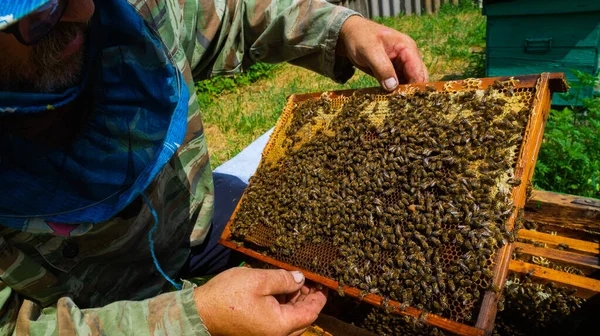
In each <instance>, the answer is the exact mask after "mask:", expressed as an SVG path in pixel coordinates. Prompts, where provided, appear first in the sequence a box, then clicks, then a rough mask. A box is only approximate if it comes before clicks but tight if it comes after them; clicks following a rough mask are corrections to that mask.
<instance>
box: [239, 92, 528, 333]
mask: <svg viewBox="0 0 600 336" xmlns="http://www.w3.org/2000/svg"><path fill="white" fill-rule="evenodd" d="M530 105H531V102H530V101H523V99H521V98H520V97H518V96H517V95H516V94H515V93H514V91H513V88H512V87H511V86H509V84H505V83H499V82H497V83H495V84H494V85H493V86H490V88H488V89H486V90H466V91H458V92H437V91H435V89H433V88H427V89H426V90H423V91H417V92H414V93H411V94H402V93H399V94H391V95H386V96H375V95H369V94H360V93H357V94H355V95H354V96H352V97H351V98H349V99H348V100H347V101H346V102H345V103H344V104H343V105H342V107H341V109H337V110H336V109H335V107H334V106H335V104H333V103H332V102H331V101H330V100H329V98H327V97H326V96H324V97H322V98H321V99H319V100H317V101H316V102H315V101H313V102H307V103H300V104H299V105H298V106H297V107H296V109H295V110H294V117H293V118H292V121H291V123H290V125H291V126H289V127H288V128H287V131H286V132H285V136H286V138H287V139H288V140H289V144H288V147H287V151H286V153H285V155H284V156H282V157H281V158H279V159H278V160H271V161H269V160H266V161H263V162H262V164H261V166H260V167H259V169H258V170H257V172H256V174H255V175H254V177H252V179H251V182H250V185H249V186H248V188H247V190H246V192H245V195H244V199H243V201H242V203H241V205H240V208H239V210H238V212H237V213H236V216H235V219H234V221H233V222H232V225H231V233H232V236H233V238H234V240H235V241H238V242H240V243H242V242H243V243H244V244H246V245H248V246H250V247H251V248H253V249H255V250H258V251H260V252H262V253H264V254H269V255H271V256H273V257H274V258H275V259H277V260H280V261H283V262H286V263H289V264H291V265H294V266H297V267H301V268H303V269H306V270H309V271H311V272H314V273H317V274H320V275H322V276H325V277H328V278H332V279H334V280H336V281H337V282H338V283H339V284H340V288H341V286H351V287H355V288H358V289H360V291H361V297H362V296H364V295H367V294H369V293H370V294H377V295H381V296H383V297H384V298H385V300H384V301H385V302H387V300H388V299H392V300H395V301H398V302H400V303H401V304H402V306H401V307H408V306H409V305H410V306H414V307H417V308H420V309H424V310H426V311H429V312H434V313H437V314H440V315H442V316H446V317H450V318H452V319H454V320H457V321H462V322H469V321H471V322H472V321H473V318H474V316H473V314H474V313H473V310H474V307H476V306H477V304H478V302H480V300H481V298H482V296H483V293H484V292H485V291H486V290H487V289H488V288H489V287H490V286H491V281H490V280H491V278H492V276H493V274H492V268H491V267H492V259H493V256H494V253H495V251H496V250H497V249H498V247H500V246H502V245H503V244H505V243H506V242H507V241H511V240H513V238H514V237H513V236H512V233H511V232H509V230H508V229H507V221H508V218H509V217H510V216H511V214H512V213H513V212H514V211H515V210H514V206H513V205H512V203H511V201H510V193H511V191H512V187H513V186H515V185H517V184H520V181H519V180H517V179H516V178H515V177H514V176H513V166H514V164H515V159H516V156H517V155H518V150H519V148H520V145H521V143H522V140H523V134H524V130H525V127H526V124H527V121H528V117H529V110H530V107H531V106H530ZM322 116H327V117H328V118H322V119H319V118H321V117H322ZM317 125H319V127H317ZM384 306H385V304H384Z"/></svg>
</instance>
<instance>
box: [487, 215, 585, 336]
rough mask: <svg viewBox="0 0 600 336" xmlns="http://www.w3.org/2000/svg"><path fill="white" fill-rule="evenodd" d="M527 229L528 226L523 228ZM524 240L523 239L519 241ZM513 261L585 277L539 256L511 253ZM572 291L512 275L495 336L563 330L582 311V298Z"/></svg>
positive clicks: (504, 294) (499, 314)
mask: <svg viewBox="0 0 600 336" xmlns="http://www.w3.org/2000/svg"><path fill="white" fill-rule="evenodd" d="M526 226H528V225H526ZM518 240H519V241H523V240H522V239H518ZM513 259H515V260H522V261H526V262H529V263H534V264H537V265H540V266H543V267H547V268H551V269H554V270H558V271H561V272H567V273H571V274H576V275H584V273H583V271H582V270H581V269H579V268H577V267H574V266H564V265H559V264H557V263H554V262H552V261H550V260H548V259H546V258H543V257H540V256H530V255H524V254H521V253H520V252H519V251H518V249H515V251H514V252H513ZM574 293H575V289H572V288H567V287H564V286H559V285H556V284H554V283H552V282H548V283H540V282H536V281H535V279H532V278H531V276H530V275H529V274H519V273H511V274H509V276H508V278H507V279H506V283H505V286H504V293H503V296H502V301H501V304H500V305H499V307H498V308H499V312H498V316H497V318H496V324H495V328H494V333H493V334H494V335H517V336H520V335H548V334H555V333H557V332H558V331H557V330H562V329H561V328H563V324H564V322H565V321H566V320H567V318H568V317H569V316H570V315H571V314H573V313H574V312H575V311H577V310H578V309H580V308H581V305H582V304H583V303H585V301H586V300H585V299H582V298H579V297H577V296H575V295H574Z"/></svg>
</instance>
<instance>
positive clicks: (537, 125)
mask: <svg viewBox="0 0 600 336" xmlns="http://www.w3.org/2000/svg"><path fill="white" fill-rule="evenodd" d="M495 81H511V82H512V83H513V85H514V88H515V89H518V88H533V89H534V90H535V91H534V99H533V103H532V110H531V117H530V119H529V121H528V123H527V126H526V129H525V134H524V139H523V144H522V146H521V148H520V150H519V155H518V158H517V161H516V166H515V172H514V175H515V178H516V179H520V180H521V183H520V184H519V185H517V186H515V187H514V188H513V190H512V194H511V199H512V201H513V204H514V205H515V207H516V208H517V209H519V208H523V206H524V205H525V200H526V189H527V183H528V182H529V181H530V180H531V177H532V175H533V169H534V166H535V162H536V160H537V155H538V151H539V148H540V145H541V142H542V136H543V130H544V125H545V122H546V119H547V117H548V113H549V110H550V102H551V94H552V92H565V91H566V90H567V85H566V82H565V79H564V74H563V73H543V74H540V75H527V76H515V77H492V78H481V79H478V80H476V81H473V80H470V81H467V80H464V81H463V80H459V81H450V82H435V83H422V84H410V85H401V86H400V87H399V88H398V89H397V90H396V91H395V92H396V93H400V92H407V91H408V92H410V91H413V90H424V89H425V87H426V86H433V87H435V89H436V90H437V91H458V90H461V89H463V90H466V89H473V87H472V84H473V82H476V83H478V88H479V89H485V88H487V87H488V86H490V85H492V84H493V83H494V82H495ZM355 91H356V90H343V91H333V92H327V94H328V95H329V98H331V99H334V98H337V97H343V96H345V97H349V96H352V94H353V93H354V92H355ZM360 91H361V92H364V93H373V94H383V92H382V91H381V89H380V88H369V89H361V90H360ZM321 95H322V93H313V94H304V95H292V96H290V97H289V98H288V103H287V105H286V108H285V109H284V111H285V112H284V114H282V117H280V119H279V121H278V122H277V125H276V127H275V130H274V132H273V135H272V136H271V138H270V139H269V143H268V144H267V146H266V149H265V152H264V153H263V157H262V160H261V165H262V164H263V161H264V160H265V158H266V157H267V155H268V152H269V151H270V149H271V148H272V147H274V142H275V141H276V139H277V135H278V134H279V133H280V132H282V130H283V129H284V127H286V121H287V119H288V118H287V117H288V116H287V115H285V114H286V113H288V114H290V113H291V111H292V110H293V106H294V105H295V104H296V103H298V102H302V101H305V100H308V99H317V98H319V97H321ZM250 183H252V182H250ZM244 198H245V195H244V196H242V198H241V200H240V202H239V203H238V206H237V207H236V209H235V211H234V212H233V214H232V216H231V218H230V220H229V222H228V223H227V226H226V227H225V230H224V231H223V234H222V235H221V238H220V239H219V243H221V244H222V245H224V246H227V247H229V248H232V249H234V250H237V251H239V252H241V253H244V254H246V255H248V256H250V257H253V258H255V259H258V260H260V261H263V262H266V263H268V264H271V265H273V266H276V267H280V268H283V269H287V270H300V271H302V272H303V273H304V274H305V276H306V278H308V279H310V280H312V281H314V282H317V283H320V284H321V285H323V286H325V287H328V288H331V289H337V288H338V287H339V285H338V283H337V282H336V281H334V280H332V279H328V278H325V277H323V276H321V275H319V274H316V273H313V272H309V271H307V270H304V269H301V268H298V267H294V266H292V265H290V264H287V263H284V262H281V261H278V260H275V259H274V258H272V257H269V256H265V255H263V254H260V253H258V252H256V251H254V250H251V249H249V248H246V247H243V246H238V245H236V244H235V242H233V241H232V240H231V238H232V237H231V230H230V225H231V223H232V222H233V220H234V218H235V216H236V214H237V212H238V210H239V208H240V204H242V202H243V201H244ZM516 217H517V211H514V212H513V213H512V215H511V216H510V218H509V220H508V227H509V229H510V230H512V227H513V225H514V222H515V219H516ZM511 245H512V244H507V245H504V246H503V247H501V248H500V249H499V250H498V251H497V252H496V255H495V258H494V267H493V274H494V277H493V279H492V281H493V284H494V285H495V286H497V287H498V288H502V287H503V285H504V282H505V279H506V275H507V272H508V268H509V262H510V259H511V258H510V257H511V250H512V246H511ZM343 291H344V293H345V294H346V295H349V296H351V297H354V298H359V297H360V290H359V289H357V288H351V287H349V286H344V287H343ZM500 293H501V292H493V291H491V290H488V291H486V293H485V294H484V296H483V300H482V304H481V308H480V310H479V315H478V317H477V320H476V323H475V325H474V326H469V325H466V324H463V323H459V322H457V321H453V320H450V319H447V318H444V317H441V316H439V315H436V314H433V313H425V312H424V311H422V310H420V309H417V308H414V307H407V308H405V309H401V308H400V303H398V302H395V301H392V300H389V301H388V306H389V307H392V308H393V313H396V314H401V315H407V316H412V317H415V318H419V319H420V321H422V322H424V323H425V324H428V325H431V326H435V327H438V328H441V329H444V330H447V331H450V332H453V333H456V334H460V335H484V334H489V333H491V331H492V329H493V325H494V319H495V317H496V312H497V303H498V300H499V298H500ZM362 300H363V301H365V302H367V303H370V304H373V305H376V306H381V305H382V303H383V301H384V300H383V298H382V297H381V296H379V295H374V294H367V295H366V296H364V297H363V298H362Z"/></svg>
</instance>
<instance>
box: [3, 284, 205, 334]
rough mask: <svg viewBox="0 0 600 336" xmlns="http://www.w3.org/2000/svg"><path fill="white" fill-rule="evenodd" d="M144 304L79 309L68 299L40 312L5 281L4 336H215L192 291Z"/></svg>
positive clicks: (60, 300) (172, 293) (129, 303)
mask: <svg viewBox="0 0 600 336" xmlns="http://www.w3.org/2000/svg"><path fill="white" fill-rule="evenodd" d="M186 287H187V288H184V289H183V290H181V291H177V292H170V293H165V294H161V295H158V296H156V297H154V298H151V299H147V300H143V301H118V302H114V303H111V304H109V305H107V306H104V307H101V308H93V309H79V308H78V307H77V305H76V304H75V303H74V302H73V301H72V300H71V299H70V298H68V297H63V298H60V299H59V300H58V302H57V303H56V305H54V306H51V307H46V308H43V309H42V308H41V307H40V306H39V305H38V304H36V303H34V302H32V301H30V300H27V299H20V298H19V295H18V294H17V293H16V292H15V291H14V290H12V289H11V288H10V287H8V286H6V285H5V284H4V283H2V282H0V335H2V336H4V335H61V336H62V335H68V336H70V335H117V334H118V335H210V334H209V333H208V331H207V330H206V328H205V327H204V324H203V323H202V320H201V318H200V315H199V314H198V310H197V308H196V303H195V302H194V299H193V288H191V285H189V283H188V285H187V286H186Z"/></svg>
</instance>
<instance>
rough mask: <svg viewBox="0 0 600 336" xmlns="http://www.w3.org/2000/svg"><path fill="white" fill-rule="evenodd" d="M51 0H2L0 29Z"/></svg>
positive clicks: (0, 4)
mask: <svg viewBox="0 0 600 336" xmlns="http://www.w3.org/2000/svg"><path fill="white" fill-rule="evenodd" d="M48 2H49V0H0V29H4V28H6V27H7V26H9V25H10V24H12V23H14V22H16V21H18V20H19V19H21V18H22V17H24V16H26V15H27V14H29V13H31V12H33V11H34V10H36V9H38V8H40V7H41V6H42V5H43V4H45V3H48Z"/></svg>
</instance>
